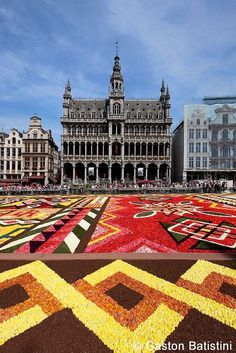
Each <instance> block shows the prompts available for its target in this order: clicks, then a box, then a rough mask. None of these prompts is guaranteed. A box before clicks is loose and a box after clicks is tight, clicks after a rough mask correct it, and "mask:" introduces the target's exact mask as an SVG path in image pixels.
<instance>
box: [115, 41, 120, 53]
mask: <svg viewBox="0 0 236 353" xmlns="http://www.w3.org/2000/svg"><path fill="white" fill-rule="evenodd" d="M118 44H119V42H118V40H116V41H115V45H116V56H119V55H118V51H119V50H118V49H119V46H118Z"/></svg>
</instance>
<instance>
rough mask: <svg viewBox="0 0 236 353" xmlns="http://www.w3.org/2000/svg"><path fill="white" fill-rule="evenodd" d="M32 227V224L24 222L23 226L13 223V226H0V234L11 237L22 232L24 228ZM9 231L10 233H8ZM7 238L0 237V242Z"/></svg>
mask: <svg viewBox="0 0 236 353" xmlns="http://www.w3.org/2000/svg"><path fill="white" fill-rule="evenodd" d="M30 227H32V224H24V225H23V226H21V225H19V224H15V225H13V226H5V227H0V236H3V235H9V236H10V237H11V238H12V237H15V236H16V235H18V234H20V233H22V232H24V231H25V230H26V228H30ZM9 233H11V234H9ZM7 240H9V238H5V237H4V238H0V244H2V243H5V242H6V241H7Z"/></svg>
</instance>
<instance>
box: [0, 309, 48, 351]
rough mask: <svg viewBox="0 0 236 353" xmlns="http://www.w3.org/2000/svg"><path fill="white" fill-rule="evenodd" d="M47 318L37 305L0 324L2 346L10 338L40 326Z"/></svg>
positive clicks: (0, 342) (0, 343)
mask: <svg viewBox="0 0 236 353" xmlns="http://www.w3.org/2000/svg"><path fill="white" fill-rule="evenodd" d="M46 318H47V315H46V314H45V313H44V312H43V310H42V309H41V308H40V307H39V306H38V305H36V306H35V307H34V308H30V309H29V310H26V311H24V312H23V313H20V314H19V315H17V316H15V317H13V318H11V319H9V320H7V321H4V322H3V323H1V324H0V345H2V344H4V343H5V342H6V341H8V340H9V339H10V338H13V337H15V336H17V335H19V334H20V333H22V332H24V331H26V330H28V329H29V328H30V327H33V326H35V325H38V324H39V323H40V322H41V321H43V320H44V319H46Z"/></svg>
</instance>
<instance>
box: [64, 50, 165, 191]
mask: <svg viewBox="0 0 236 353" xmlns="http://www.w3.org/2000/svg"><path fill="white" fill-rule="evenodd" d="M63 98H64V102H63V109H64V113H63V116H62V117H61V123H62V126H63V135H62V139H61V142H62V155H61V170H62V181H63V180H66V179H67V180H69V179H70V180H71V182H72V183H73V184H74V183H76V182H81V181H82V182H84V183H87V182H99V181H101V180H107V181H110V182H113V181H124V180H130V181H134V182H136V181H138V180H147V179H148V180H158V179H165V178H170V176H171V135H170V126H171V123H172V119H171V117H170V95H169V89H168V86H167V88H166V89H165V86H164V82H163V81H162V86H161V95H160V99H126V98H125V94H124V79H123V76H122V73H121V66H120V59H119V56H118V54H116V56H115V58H114V66H113V73H112V75H111V78H110V87H109V96H108V97H107V98H105V99H74V98H72V96H71V86H70V81H69V80H68V82H67V84H66V87H65V93H64V96H63Z"/></svg>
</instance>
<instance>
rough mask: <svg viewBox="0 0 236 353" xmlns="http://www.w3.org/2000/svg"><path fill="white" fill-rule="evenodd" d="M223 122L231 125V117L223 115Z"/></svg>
mask: <svg viewBox="0 0 236 353" xmlns="http://www.w3.org/2000/svg"><path fill="white" fill-rule="evenodd" d="M222 122H223V124H228V123H229V116H228V114H223V117H222Z"/></svg>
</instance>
